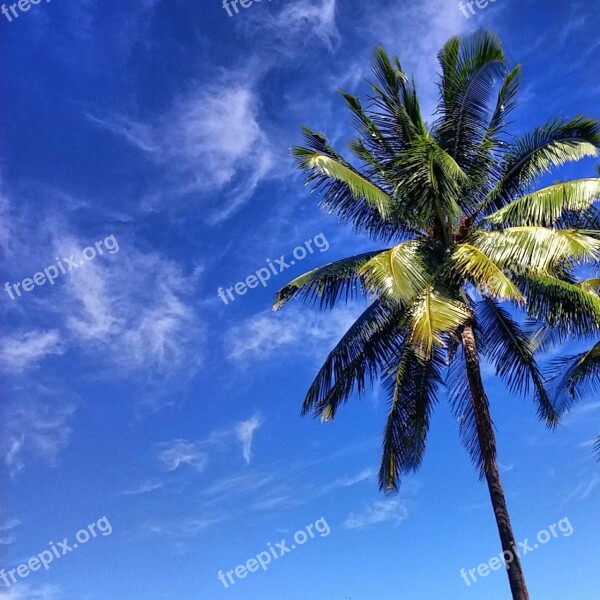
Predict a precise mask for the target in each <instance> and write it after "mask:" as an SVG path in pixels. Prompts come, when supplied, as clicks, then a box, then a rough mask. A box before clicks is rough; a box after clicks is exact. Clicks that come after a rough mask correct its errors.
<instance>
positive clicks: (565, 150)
mask: <svg viewBox="0 0 600 600" xmlns="http://www.w3.org/2000/svg"><path fill="white" fill-rule="evenodd" d="M598 147H600V122H598V121H596V120H594V119H585V118H584V117H577V118H575V119H572V120H570V121H565V120H560V119H555V120H553V121H550V122H548V123H546V124H545V125H542V126H541V127H537V128H536V129H535V130H534V131H533V132H532V133H530V134H528V135H525V136H524V137H522V138H519V139H517V141H516V143H515V144H513V145H512V146H511V147H510V149H509V150H508V152H507V153H506V156H505V158H504V160H503V165H502V176H501V178H500V181H499V182H498V184H497V185H496V186H495V187H494V189H493V190H492V191H491V192H490V193H489V194H488V196H487V197H486V199H485V200H484V201H483V203H482V205H481V208H482V209H484V210H488V209H495V210H498V209H500V208H502V207H503V206H504V205H505V204H507V203H509V202H510V201H511V200H514V199H515V198H517V197H518V196H521V195H523V193H524V191H525V190H526V188H527V187H528V186H529V185H530V184H531V183H532V182H533V181H534V180H535V179H536V178H538V177H540V176H541V175H543V174H544V173H547V172H549V171H550V170H551V169H552V167H558V166H561V165H564V164H565V163H567V162H573V161H576V160H580V159H582V158H585V157H588V156H597V155H598Z"/></svg>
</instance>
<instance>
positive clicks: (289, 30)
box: [248, 0, 340, 54]
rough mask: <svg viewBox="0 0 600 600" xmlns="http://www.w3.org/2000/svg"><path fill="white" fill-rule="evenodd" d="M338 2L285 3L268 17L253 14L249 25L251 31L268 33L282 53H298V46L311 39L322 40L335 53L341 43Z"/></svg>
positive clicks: (299, 0) (275, 47)
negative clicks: (338, 25) (337, 13)
mask: <svg viewBox="0 0 600 600" xmlns="http://www.w3.org/2000/svg"><path fill="white" fill-rule="evenodd" d="M336 9H337V6H336V0H295V1H294V2H290V3H289V4H286V5H285V6H284V7H283V8H282V9H281V10H280V11H279V12H277V13H275V12H269V13H267V14H266V15H264V14H261V15H260V17H259V16H258V14H257V13H254V14H253V18H252V19H248V23H251V24H252V29H249V31H250V32H252V31H256V29H257V28H258V29H260V30H263V31H266V32H267V33H268V35H266V34H265V35H264V36H263V37H265V38H267V39H268V40H269V42H270V43H271V44H272V45H273V49H274V50H275V51H276V52H278V53H281V54H291V53H292V52H297V51H298V47H299V46H302V45H304V44H306V43H307V41H308V40H310V41H312V38H315V37H316V38H317V39H318V40H319V41H321V42H322V43H323V44H324V45H325V46H327V48H328V49H329V51H330V52H333V51H334V50H335V49H336V48H337V46H338V44H339V41H340V34H339V32H338V28H337V25H336Z"/></svg>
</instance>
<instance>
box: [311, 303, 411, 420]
mask: <svg viewBox="0 0 600 600" xmlns="http://www.w3.org/2000/svg"><path fill="white" fill-rule="evenodd" d="M401 319H402V313H401V309H400V307H399V306H398V305H394V304H391V303H388V302H385V301H380V300H375V302H373V303H372V304H371V305H370V306H369V307H368V308H367V309H366V310H365V311H364V312H363V313H362V315H361V316H360V317H359V318H358V319H357V320H356V321H355V322H354V324H353V325H352V326H351V327H350V329H348V331H347V332H346V333H345V334H344V336H343V337H342V339H341V340H340V341H339V342H338V344H337V345H336V347H335V348H334V349H333V350H332V351H331V352H330V353H329V355H328V356H327V358H326V359H325V362H324V363H323V366H322V367H321V368H320V370H319V372H318V374H317V376H316V377H315V379H314V381H313V382H312V384H311V386H310V388H309V390H308V393H307V394H306V398H305V399H304V404H303V406H302V414H306V413H307V412H309V411H311V410H314V412H315V414H316V415H318V416H320V417H321V419H322V420H324V421H328V420H332V419H333V418H334V417H335V413H336V411H337V409H338V407H339V405H340V404H342V403H344V402H346V401H347V400H348V398H349V397H350V395H351V394H352V392H353V391H354V390H355V391H356V393H357V394H358V395H359V396H360V395H362V394H364V392H365V390H366V386H367V383H368V382H369V381H371V382H373V381H375V380H376V379H377V377H378V376H379V374H380V373H381V372H382V370H383V369H384V368H385V366H386V365H387V361H388V360H389V357H390V356H391V355H393V353H394V352H396V351H397V348H398V347H400V345H401V343H402V339H403V338H402V332H401Z"/></svg>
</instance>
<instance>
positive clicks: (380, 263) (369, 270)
mask: <svg viewBox="0 0 600 600" xmlns="http://www.w3.org/2000/svg"><path fill="white" fill-rule="evenodd" d="M419 249H420V244H419V242H417V241H408V242H402V243H400V244H398V245H397V246H395V247H394V248H390V249H389V250H384V251H383V252H379V253H377V254H376V255H375V256H373V257H372V258H371V259H370V260H369V261H367V262H366V263H364V264H363V265H362V266H361V267H360V269H359V271H358V273H359V275H360V276H361V277H362V278H363V280H364V284H365V287H366V288H367V289H369V290H370V291H371V292H372V293H374V294H377V295H381V296H384V297H386V298H388V299H390V300H394V301H395V302H397V303H399V304H401V305H406V304H409V303H410V302H411V301H412V300H413V299H414V298H415V296H416V295H417V294H419V293H420V292H421V291H422V290H423V289H424V288H425V287H426V285H427V284H428V282H429V275H428V273H427V269H426V266H425V264H424V263H423V260H422V257H421V256H420V254H419Z"/></svg>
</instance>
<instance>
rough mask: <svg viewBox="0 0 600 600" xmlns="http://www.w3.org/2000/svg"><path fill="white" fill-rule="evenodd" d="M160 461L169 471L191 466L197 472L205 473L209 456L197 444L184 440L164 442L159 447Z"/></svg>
mask: <svg viewBox="0 0 600 600" xmlns="http://www.w3.org/2000/svg"><path fill="white" fill-rule="evenodd" d="M158 447H159V449H160V452H159V454H158V460H159V461H160V462H161V463H162V464H163V465H164V466H165V467H166V468H167V470H168V471H176V470H177V469H178V468H179V467H181V466H189V467H192V468H193V469H195V470H196V471H199V472H201V471H204V469H205V468H206V465H207V464H208V460H209V458H208V454H207V453H206V452H204V451H203V450H201V449H200V448H199V446H198V444H197V443H195V442H189V441H187V440H183V439H177V440H172V441H170V442H163V443H161V444H159V445H158Z"/></svg>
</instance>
